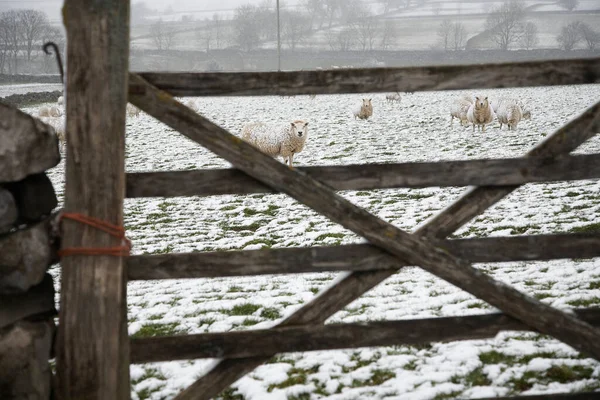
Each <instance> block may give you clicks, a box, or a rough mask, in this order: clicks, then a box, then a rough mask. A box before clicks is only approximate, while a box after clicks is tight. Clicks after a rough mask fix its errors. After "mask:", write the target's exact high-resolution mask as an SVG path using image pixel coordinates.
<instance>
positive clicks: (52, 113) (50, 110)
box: [38, 106, 62, 118]
mask: <svg viewBox="0 0 600 400" xmlns="http://www.w3.org/2000/svg"><path fill="white" fill-rule="evenodd" d="M38 116H39V117H55V118H57V117H60V116H62V111H61V110H60V108H58V107H57V106H49V107H48V106H42V107H40V109H39V111H38Z"/></svg>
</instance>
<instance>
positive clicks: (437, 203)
mask: <svg viewBox="0 0 600 400" xmlns="http://www.w3.org/2000/svg"><path fill="white" fill-rule="evenodd" d="M482 92H484V94H485V95H488V96H490V98H499V97H503V96H506V97H515V98H519V99H522V100H523V101H525V102H526V104H527V105H528V106H529V107H530V108H531V110H532V112H533V118H532V119H531V120H524V121H521V123H520V124H519V130H518V131H507V130H503V131H500V130H499V129H498V126H497V124H495V123H494V124H492V125H490V126H488V127H487V129H486V132H485V133H481V132H475V133H473V132H472V131H471V129H470V128H466V129H465V128H463V127H461V126H460V124H455V125H454V128H450V127H449V126H448V125H449V124H448V110H449V106H450V104H451V102H452V101H453V100H454V99H455V98H456V97H458V96H460V95H461V93H460V92H423V93H415V94H414V95H412V96H406V97H405V98H404V99H403V101H402V103H401V104H400V105H397V104H387V103H386V101H385V94H369V96H372V97H373V103H374V105H375V107H376V108H377V112H376V113H375V114H374V115H373V117H372V119H370V120H369V123H365V121H360V120H355V119H354V118H353V116H352V115H349V113H348V109H349V108H350V107H351V106H352V104H354V103H355V102H357V101H359V99H360V98H361V97H364V95H327V96H317V97H316V98H315V99H314V100H311V99H310V98H309V97H308V96H296V97H295V98H291V99H287V98H281V97H238V98H236V97H223V98H219V97H213V98H210V99H208V98H199V99H197V100H196V101H197V102H198V104H199V106H200V110H201V111H200V112H201V113H202V114H203V115H204V116H205V117H207V118H209V119H210V120H212V121H214V122H215V123H217V124H219V125H221V126H223V127H224V128H226V129H227V130H229V131H230V132H234V133H237V132H240V131H241V128H242V126H243V124H244V123H245V122H247V121H253V120H257V119H260V120H263V121H264V122H266V123H288V121H291V120H294V119H297V118H301V119H304V120H307V121H310V126H311V133H310V135H311V137H310V139H309V141H307V143H306V148H305V149H304V151H303V153H302V154H301V157H298V167H303V166H316V165H332V164H338V165H344V164H361V163H399V162H416V161H436V160H465V159H483V158H506V157H520V156H522V155H524V154H525V153H526V152H527V151H528V150H529V149H531V148H532V147H533V146H535V145H536V144H537V143H539V142H541V141H543V140H544V139H545V138H546V137H547V136H548V135H549V134H551V133H552V132H554V131H555V130H556V129H558V128H559V127H560V126H562V125H564V124H565V122H567V121H568V120H569V119H571V118H573V117H574V116H576V115H578V114H580V113H581V112H582V111H583V110H584V109H585V108H587V107H589V106H590V105H592V104H593V103H595V102H596V101H598V99H600V85H582V86H566V87H565V86H561V87H548V88H523V89H510V90H489V91H482ZM25 110H26V111H28V112H30V113H31V114H32V115H35V114H36V111H37V107H36V108H33V107H31V108H25ZM127 124H128V125H127V138H126V145H127V148H126V150H127V152H126V154H127V158H126V169H127V171H129V172H138V171H150V170H154V171H167V170H190V169H212V168H227V167H230V166H231V165H230V164H229V163H228V162H226V161H224V160H222V159H220V158H219V157H217V156H215V155H214V154H212V153H211V152H209V151H207V150H205V149H203V148H202V147H200V146H199V145H197V144H196V143H194V142H192V141H191V140H189V139H187V138H185V137H184V136H182V135H180V134H178V133H177V132H174V131H173V130H171V129H170V128H168V127H166V126H165V125H163V124H160V123H158V122H157V121H156V120H155V119H153V118H152V117H150V116H148V115H146V114H142V115H141V116H140V118H138V119H136V120H134V121H127ZM599 152H600V137H594V138H592V139H590V140H589V141H588V142H586V143H585V144H583V145H582V146H581V147H580V148H578V149H577V150H576V151H575V153H576V154H586V153H599ZM49 176H50V178H51V180H52V182H53V183H54V185H55V188H56V191H57V194H58V197H59V199H60V201H61V202H62V201H63V193H64V161H62V162H61V163H60V164H59V165H58V166H57V167H55V168H54V169H52V170H50V171H49ZM468 190H469V188H455V187H451V188H437V187H434V188H426V189H412V190H411V189H390V190H371V191H345V192H342V193H340V194H341V195H342V196H344V197H345V198H347V199H349V200H351V201H352V202H354V203H356V204H357V205H359V206H361V207H364V208H365V209H367V210H368V211H370V212H371V213H373V214H375V215H377V216H378V217H380V218H383V219H385V220H387V221H389V222H390V223H392V224H394V225H395V226H397V227H399V228H401V229H404V230H407V231H409V232H413V231H414V230H415V229H417V227H418V226H419V225H422V224H423V223H425V222H426V221H427V220H428V219H430V218H431V217H432V216H433V215H435V214H437V213H438V212H440V210H442V209H443V208H445V207H447V206H448V205H450V204H452V203H453V202H454V201H455V200H456V199H457V198H458V197H459V196H461V195H462V194H464V193H465V192H467V191H468ZM599 193H600V183H599V182H598V180H586V181H577V182H551V183H544V184H530V185H525V186H523V187H521V188H519V189H517V190H515V191H514V192H513V193H512V194H510V195H509V196H507V197H506V198H505V199H503V200H502V201H500V202H499V203H498V204H496V205H495V206H494V207H492V208H490V209H489V210H487V211H486V212H485V213H483V214H482V215H480V216H479V217H477V218H475V219H474V220H473V221H471V222H469V223H468V224H466V225H465V226H464V227H462V228H461V229H459V230H458V231H456V232H455V233H454V234H453V237H461V238H469V237H485V236H511V235H523V234H543V233H553V232H593V231H594V229H596V232H597V229H598V216H599V215H600V195H599ZM124 219H125V227H126V229H127V234H128V236H129V237H130V239H131V240H132V241H133V244H134V247H133V253H134V254H162V253H166V252H193V251H216V250H241V249H246V250H249V249H257V248H263V247H271V248H283V247H307V246H314V245H321V246H326V245H337V244H350V243H359V242H363V240H362V239H361V238H360V237H358V236H356V235H354V234H353V233H351V232H349V231H347V230H345V229H344V228H342V227H341V226H339V225H337V224H334V223H332V222H331V221H329V220H327V219H326V218H324V217H321V216H319V215H317V214H316V213H314V212H312V211H310V210H309V209H308V208H307V207H304V206H302V205H300V204H299V203H298V202H296V201H294V200H292V199H290V198H289V197H287V196H285V195H282V194H254V195H247V196H234V195H226V196H212V197H205V198H198V197H186V198H141V199H127V200H126V202H125V216H124ZM476 267H477V268H478V269H480V270H481V271H484V272H485V273H486V274H488V275H489V276H491V277H493V278H495V279H498V280H500V281H502V282H505V283H507V284H510V285H512V286H514V287H515V288H517V289H518V290H520V291H522V292H524V293H527V294H529V295H531V296H534V297H535V298H537V299H539V300H540V301H542V302H544V303H545V304H549V305H552V306H554V307H558V308H561V309H570V308H574V307H592V306H598V305H600V260H598V259H566V260H555V261H548V262H509V263H497V264H494V263H483V264H478V265H476ZM50 272H51V274H52V275H53V276H54V278H55V285H56V287H57V299H58V293H59V292H60V285H59V282H60V279H59V278H60V269H59V267H58V266H54V267H53V268H52V269H51V270H50ZM339 278H340V274H335V273H321V274H299V275H274V276H256V277H244V278H237V277H235V278H215V279H190V280H164V281H134V282H130V283H129V284H128V285H127V290H128V298H127V303H128V312H129V313H128V317H129V333H130V334H131V335H134V336H136V337H145V336H151V335H170V334H183V333H188V334H191V333H202V332H223V331H230V330H245V329H261V328H268V327H270V326H273V325H275V324H277V323H279V322H281V321H282V320H283V319H284V318H286V317H288V316H289V315H290V314H291V313H293V312H294V311H295V310H297V309H298V308H300V307H302V306H303V305H305V304H306V303H308V302H310V301H311V300H312V299H313V298H314V297H315V296H317V294H319V293H320V292H322V291H324V290H325V289H326V288H327V287H328V286H329V285H331V283H332V282H333V281H334V280H336V279H339ZM494 311H496V310H495V309H494V308H492V307H490V306H489V305H487V304H486V303H485V302H483V301H481V300H479V299H477V298H475V297H473V296H472V295H470V294H468V293H466V292H464V291H462V290H460V289H458V288H457V287H454V286H453V285H450V284H448V283H446V282H444V281H442V280H440V279H438V278H436V277H434V276H433V275H431V274H429V273H426V272H424V271H423V270H422V269H420V268H417V267H410V268H403V269H402V270H401V271H400V272H399V273H397V274H395V275H394V276H392V277H390V278H389V279H387V280H386V281H385V282H383V283H382V284H380V285H379V286H377V287H376V288H374V289H372V290H370V291H369V292H367V293H366V294H365V295H363V296H362V297H360V298H359V299H358V300H356V301H354V302H352V303H351V304H350V305H348V306H347V307H345V308H344V309H343V310H342V311H340V312H337V313H336V314H335V315H333V316H332V317H330V318H329V319H328V320H327V323H348V322H367V321H381V320H394V319H414V318H428V317H442V316H445V317H448V316H462V315H470V314H481V313H490V312H494ZM214 362H215V360H191V361H177V362H165V363H154V364H144V365H132V366H131V378H132V387H131V388H132V399H134V400H138V399H148V398H150V399H172V398H174V397H175V396H176V395H177V394H178V393H179V392H180V391H181V390H183V389H184V388H186V387H187V386H188V385H190V384H191V383H193V382H194V381H195V380H196V379H197V378H198V376H200V375H201V374H202V373H204V372H205V371H207V370H208V369H209V368H210V367H211V366H212V365H214ZM599 378H600V363H598V362H597V361H594V360H593V359H591V358H588V357H586V356H584V355H580V354H579V353H578V352H576V351H574V350H573V349H572V348H571V347H569V346H567V345H565V344H562V343H560V342H559V341H556V340H554V339H551V338H549V337H547V336H545V335H537V334H535V333H526V332H504V333H501V334H499V335H497V336H496V337H493V338H490V339H486V340H468V341H461V342H453V343H432V344H431V345H423V346H393V347H381V348H369V349H354V350H352V349H350V350H335V351H315V352H305V353H291V354H283V355H280V356H278V357H276V358H274V359H272V360H271V361H270V362H269V363H267V364H265V365H263V366H261V367H259V368H257V369H255V370H254V371H252V372H251V373H249V374H248V375H246V376H245V377H243V378H241V379H240V380H238V381H237V382H236V383H234V384H233V387H232V388H231V389H230V390H229V391H227V392H225V393H224V394H223V395H222V396H220V398H221V399H225V398H226V399H232V398H237V399H246V400H249V399H261V400H272V399H294V398H295V399H309V398H310V399H321V398H327V399H336V400H341V399H415V400H416V399H422V400H425V399H434V398H435V397H436V396H437V397H438V398H477V397H489V396H505V395H513V394H522V395H526V394H529V395H533V394H544V393H557V392H581V391H593V390H598V388H599V387H600V379H599Z"/></svg>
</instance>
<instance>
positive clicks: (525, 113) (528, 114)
mask: <svg viewBox="0 0 600 400" xmlns="http://www.w3.org/2000/svg"><path fill="white" fill-rule="evenodd" d="M517 104H518V105H519V107H521V112H522V113H523V119H531V110H530V109H529V107H527V106H526V105H525V103H523V101H521V100H517Z"/></svg>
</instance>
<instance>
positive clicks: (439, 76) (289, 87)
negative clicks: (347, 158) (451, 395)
mask: <svg viewBox="0 0 600 400" xmlns="http://www.w3.org/2000/svg"><path fill="white" fill-rule="evenodd" d="M140 76H141V77H142V78H144V79H145V80H146V81H147V82H149V83H150V84H152V85H154V86H156V87H157V88H159V89H162V90H164V91H167V92H169V93H170V94H171V95H173V96H264V95H297V94H335V93H377V92H414V91H425V90H458V89H491V88H507V87H524V86H554V85H576V84H584V83H598V82H600V58H586V59H570V60H552V61H529V62H518V63H501V64H471V65H448V66H430V67H404V68H364V69H334V70H324V71H289V72H227V73H223V72H218V73H165V72H144V73H141V74H140ZM144 90H145V87H144V85H141V84H137V83H135V82H132V83H130V87H129V91H130V93H131V94H143V92H144Z"/></svg>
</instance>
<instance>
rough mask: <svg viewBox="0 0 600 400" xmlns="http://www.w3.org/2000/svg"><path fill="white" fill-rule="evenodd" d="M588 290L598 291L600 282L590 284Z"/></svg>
mask: <svg viewBox="0 0 600 400" xmlns="http://www.w3.org/2000/svg"><path fill="white" fill-rule="evenodd" d="M588 289H600V281H593V282H590V285H589V286H588Z"/></svg>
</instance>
